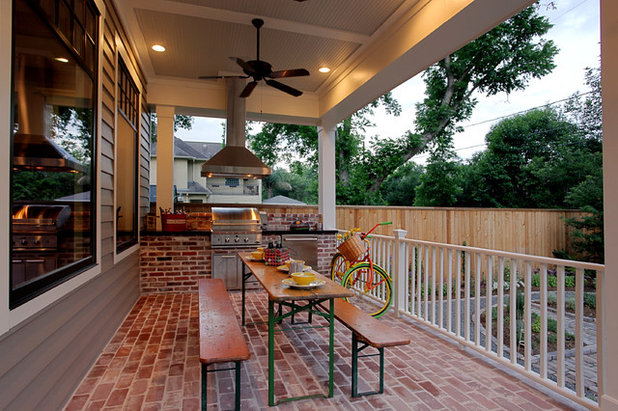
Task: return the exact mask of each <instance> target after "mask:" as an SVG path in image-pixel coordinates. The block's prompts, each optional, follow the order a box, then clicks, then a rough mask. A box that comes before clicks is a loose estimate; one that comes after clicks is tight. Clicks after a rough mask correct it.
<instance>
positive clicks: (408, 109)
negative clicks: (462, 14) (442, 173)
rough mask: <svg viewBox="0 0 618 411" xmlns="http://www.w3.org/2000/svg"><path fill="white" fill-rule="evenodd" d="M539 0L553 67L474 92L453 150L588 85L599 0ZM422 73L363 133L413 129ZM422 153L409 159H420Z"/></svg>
mask: <svg viewBox="0 0 618 411" xmlns="http://www.w3.org/2000/svg"><path fill="white" fill-rule="evenodd" d="M548 2H549V1H548V0H542V1H541V9H540V12H541V13H542V14H544V15H545V16H547V17H548V18H549V21H550V22H551V23H552V24H553V25H554V27H553V28H552V29H550V31H549V32H548V34H547V35H546V38H548V39H552V40H553V41H554V43H555V44H556V46H557V47H558V48H559V50H560V51H559V54H558V55H557V56H556V57H555V63H556V68H555V69H554V70H553V71H552V73H550V74H549V75H547V76H545V77H543V78H541V79H533V80H532V81H530V83H529V85H528V87H527V88H526V89H525V90H523V91H517V92H513V93H511V94H510V95H506V94H504V93H501V94H498V95H495V96H491V97H486V96H482V95H477V96H476V97H477V99H478V103H477V105H476V107H475V109H474V112H473V115H472V117H471V118H470V119H469V120H468V121H466V122H463V123H461V124H460V125H461V126H462V127H463V128H464V131H463V132H462V133H458V134H456V135H455V137H454V146H455V150H456V152H457V155H458V156H459V157H460V158H462V159H467V158H470V157H471V156H472V155H473V154H474V153H475V152H478V151H482V150H483V149H484V142H485V135H486V134H487V133H488V132H489V130H490V128H491V126H492V125H493V124H496V123H497V122H498V121H499V119H500V118H503V117H508V116H510V115H513V114H515V113H518V112H522V111H525V110H529V109H531V108H534V107H538V106H543V105H545V104H548V103H552V102H555V101H559V100H563V99H566V98H568V97H570V96H571V95H573V94H574V93H577V92H586V91H588V90H587V88H586V86H585V84H584V73H585V68H586V67H598V65H599V56H600V54H601V51H600V37H599V36H600V21H599V1H598V0H554V1H553V3H554V5H555V9H552V8H551V7H547V3H548ZM424 90H425V87H424V84H423V81H422V78H421V75H417V76H416V77H413V78H411V79H410V80H408V81H406V82H405V83H403V84H401V85H400V86H398V87H397V88H395V89H393V91H392V93H393V96H394V97H395V98H396V99H397V100H398V101H399V103H400V104H401V106H402V113H401V115H400V116H399V117H394V116H391V115H388V114H386V113H384V112H383V111H382V110H377V111H376V113H375V115H374V117H373V123H374V124H375V127H370V128H368V129H367V130H366V131H367V135H368V137H369V136H377V137H378V138H389V137H390V138H396V137H400V136H402V135H403V134H405V132H406V131H408V130H413V129H414V112H415V104H416V103H418V102H420V101H422V100H423V98H424V94H423V93H424ZM224 121H225V120H224V119H220V118H216V119H213V118H203V117H195V118H194V124H193V128H192V129H191V130H190V131H186V130H179V131H178V132H177V133H176V136H177V137H179V138H181V139H184V140H187V141H216V142H219V141H221V140H222V137H221V136H222V134H223V126H222V123H223V122H224ZM427 156H428V155H427V154H421V155H419V156H417V157H415V158H414V159H413V160H414V161H416V162H418V163H424V161H425V159H426V158H427Z"/></svg>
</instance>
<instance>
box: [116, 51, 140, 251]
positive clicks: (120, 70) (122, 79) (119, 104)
mask: <svg viewBox="0 0 618 411" xmlns="http://www.w3.org/2000/svg"><path fill="white" fill-rule="evenodd" d="M124 60H125V59H124V58H123V56H121V55H120V53H117V56H116V62H117V64H116V67H117V69H116V93H117V94H116V113H117V114H118V115H119V116H120V117H122V118H124V120H126V122H127V123H128V124H129V125H130V126H131V128H132V129H133V133H134V147H133V149H134V155H135V158H134V159H133V160H134V164H133V166H134V167H133V186H134V188H135V190H134V193H133V210H132V212H133V216H134V218H133V233H134V234H135V235H134V236H133V237H132V238H131V239H129V240H127V241H124V242H122V243H118V221H117V219H118V215H117V213H115V216H114V245H115V255H117V256H118V255H120V254H121V253H123V252H124V251H127V250H128V249H129V248H131V247H132V246H134V245H136V244H138V242H139V156H140V155H139V150H140V134H139V127H140V102H141V97H142V96H141V90H140V89H139V87H137V82H136V81H135V80H134V79H133V76H132V75H131V71H130V70H129V67H128V66H127V64H126V63H125V62H124ZM123 85H125V86H126V87H127V88H128V89H129V90H126V89H123V87H122V86H123ZM129 91H132V92H133V93H134V94H133V96H130V95H129ZM123 106H124V107H127V108H129V109H130V110H126V109H124V108H123ZM127 111H129V112H128V113H127ZM117 122H118V120H116V130H115V139H116V140H115V143H114V146H115V147H114V150H115V153H117V150H118V138H119V135H118V126H117ZM114 165H115V170H114V181H115V184H114V210H117V207H118V196H117V194H118V184H117V181H118V156H117V155H115V162H114Z"/></svg>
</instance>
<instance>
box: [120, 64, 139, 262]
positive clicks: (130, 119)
mask: <svg viewBox="0 0 618 411" xmlns="http://www.w3.org/2000/svg"><path fill="white" fill-rule="evenodd" d="M118 61H119V64H118V113H119V114H120V115H119V116H118V122H117V130H116V249H117V251H122V250H124V249H126V248H127V247H129V246H131V245H133V244H136V243H137V223H138V211H137V194H138V193H137V184H138V181H137V172H138V170H137V148H138V146H137V143H138V139H137V129H138V114H139V110H138V104H139V91H138V90H137V86H136V85H135V83H134V82H133V80H132V79H131V75H130V74H129V70H128V69H127V66H126V65H125V64H124V62H123V61H122V59H119V60H118Z"/></svg>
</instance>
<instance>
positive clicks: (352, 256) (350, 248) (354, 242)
mask: <svg viewBox="0 0 618 411" xmlns="http://www.w3.org/2000/svg"><path fill="white" fill-rule="evenodd" d="M337 250H339V252H340V253H341V254H343V256H344V257H345V258H346V259H347V260H348V261H354V260H357V259H358V258H360V257H361V256H362V255H363V254H364V253H365V243H364V242H363V240H361V238H360V235H358V234H355V235H352V236H350V237H349V238H348V239H347V240H345V241H344V242H343V243H341V244H339V247H337Z"/></svg>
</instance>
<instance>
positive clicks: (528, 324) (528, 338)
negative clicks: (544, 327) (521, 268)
mask: <svg viewBox="0 0 618 411" xmlns="http://www.w3.org/2000/svg"><path fill="white" fill-rule="evenodd" d="M531 279H532V264H531V263H530V262H528V263H526V273H525V277H524V282H525V284H524V338H525V343H524V344H525V345H524V351H525V353H524V367H525V368H526V371H530V367H531V361H530V359H531V358H530V357H531V356H532V310H531V301H530V300H531V293H530V288H531V287H532V280H531Z"/></svg>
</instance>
